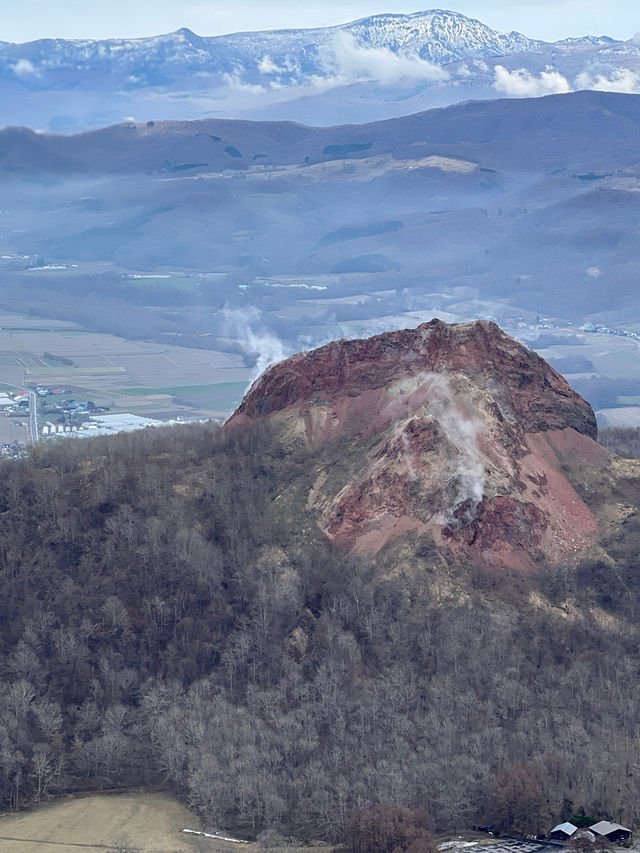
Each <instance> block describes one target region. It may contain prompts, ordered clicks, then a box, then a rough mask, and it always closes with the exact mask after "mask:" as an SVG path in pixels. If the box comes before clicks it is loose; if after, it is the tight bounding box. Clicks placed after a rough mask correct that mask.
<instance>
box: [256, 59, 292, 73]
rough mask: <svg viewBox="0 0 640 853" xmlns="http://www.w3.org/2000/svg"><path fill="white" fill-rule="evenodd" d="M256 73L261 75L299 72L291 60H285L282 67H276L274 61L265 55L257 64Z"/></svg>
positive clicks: (276, 64)
mask: <svg viewBox="0 0 640 853" xmlns="http://www.w3.org/2000/svg"><path fill="white" fill-rule="evenodd" d="M258 71H259V72H260V73H261V74H292V73H293V72H297V71H299V69H298V67H297V65H296V63H295V62H293V61H292V60H291V59H288V58H287V59H285V60H284V62H283V63H282V65H278V63H277V62H276V61H275V60H274V59H272V58H271V57H270V56H269V55H268V54H266V55H265V56H263V57H262V59H261V60H260V62H259V63H258Z"/></svg>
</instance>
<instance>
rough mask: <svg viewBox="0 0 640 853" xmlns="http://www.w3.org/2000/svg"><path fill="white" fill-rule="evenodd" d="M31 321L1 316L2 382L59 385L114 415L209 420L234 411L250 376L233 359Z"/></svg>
mask: <svg viewBox="0 0 640 853" xmlns="http://www.w3.org/2000/svg"><path fill="white" fill-rule="evenodd" d="M162 281H164V279H162ZM29 322H30V318H28V317H22V316H20V315H17V314H16V315H11V314H7V313H6V312H5V313H0V384H1V383H2V382H5V383H11V384H13V385H24V384H25V383H29V384H31V385H45V386H47V387H55V386H61V387H63V388H65V389H68V390H69V391H70V392H71V393H72V394H73V396H75V397H76V398H77V399H91V400H93V401H95V402H96V403H97V404H98V405H103V406H107V407H109V408H110V409H111V410H115V411H131V412H133V413H134V414H140V415H147V414H154V413H156V412H159V411H162V412H163V414H164V416H166V417H178V416H189V417H204V418H207V417H224V416H225V415H228V414H229V413H230V412H232V411H233V409H234V408H235V407H236V406H237V405H238V403H239V402H240V400H241V399H242V394H243V392H244V389H245V388H246V386H247V384H248V381H249V378H250V376H251V373H252V371H251V370H250V369H249V368H246V367H245V366H244V363H243V360H242V358H241V357H240V356H238V355H235V354H230V353H225V352H220V351H217V350H210V349H191V348H186V347H177V346H172V345H170V344H166V345H165V344H158V343H150V342H148V341H129V340H125V339H124V338H119V337H117V336H115V335H109V334H102V333H98V332H90V331H87V330H84V329H81V328H79V327H75V328H70V325H71V324H62V323H61V324H57V323H56V322H55V321H53V322H48V323H46V324H45V323H44V322H43V321H41V320H36V321H35V322H34V325H33V327H29V325H28V324H29ZM45 356H46V357H45ZM51 356H54V359H52V358H51ZM55 358H63V359H65V363H60V364H57V363H56V362H55ZM68 362H71V363H68ZM54 402H57V401H56V400H53V399H52V398H48V399H45V400H43V401H42V403H41V409H43V410H44V409H45V408H46V407H47V405H53V403H54ZM43 414H44V412H43ZM45 419H46V418H45Z"/></svg>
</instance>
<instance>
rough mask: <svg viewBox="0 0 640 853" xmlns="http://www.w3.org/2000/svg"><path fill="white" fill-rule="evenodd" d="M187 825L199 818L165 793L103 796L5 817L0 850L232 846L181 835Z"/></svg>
mask: <svg viewBox="0 0 640 853" xmlns="http://www.w3.org/2000/svg"><path fill="white" fill-rule="evenodd" d="M184 828H190V829H199V821H198V819H197V818H196V817H195V816H194V815H193V814H192V813H191V812H190V811H189V810H188V809H187V808H186V807H185V806H183V805H182V804H180V803H179V802H177V801H176V800H174V799H172V798H171V797H168V796H166V795H164V794H146V793H135V794H117V795H113V794H112V795H106V794H102V795H100V794H98V795H94V796H90V797H84V798H82V799H73V800H60V801H58V802H55V803H52V804H50V805H47V806H43V807H42V808H39V809H36V810H34V811H30V812H26V813H24V814H7V815H3V816H2V817H0V849H1V850H2V851H3V853H49V851H51V853H54V851H58V853H80V851H82V850H85V851H88V852H89V851H94V850H95V851H104V850H118V849H119V848H118V844H120V845H121V847H122V842H124V841H126V842H128V845H129V846H128V847H127V848H126V849H128V850H136V851H141V853H152V851H153V853H174V851H180V853H193V851H195V850H211V851H222V850H224V848H225V847H230V846H231V845H223V844H222V843H220V842H216V841H211V842H210V845H208V846H205V845H204V844H203V842H202V841H195V840H193V839H190V838H189V836H188V835H185V834H184V833H182V832H181V830H182V829H184ZM198 845H199V846H198ZM234 847H237V845H234ZM242 847H243V849H244V848H245V845H242Z"/></svg>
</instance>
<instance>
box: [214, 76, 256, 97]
mask: <svg viewBox="0 0 640 853" xmlns="http://www.w3.org/2000/svg"><path fill="white" fill-rule="evenodd" d="M222 79H223V80H224V83H225V85H226V86H228V87H229V89H232V90H233V91H234V92H239V93H240V92H241V93H244V94H247V95H263V94H264V93H265V92H266V91H267V90H266V89H265V87H264V86H260V85H259V84H256V83H245V82H244V81H243V79H242V78H241V76H240V74H238V73H237V72H236V73H235V74H224V75H223V77H222Z"/></svg>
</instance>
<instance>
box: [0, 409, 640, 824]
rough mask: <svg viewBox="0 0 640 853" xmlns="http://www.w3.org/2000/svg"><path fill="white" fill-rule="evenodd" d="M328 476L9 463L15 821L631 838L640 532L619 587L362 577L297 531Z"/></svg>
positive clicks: (431, 573) (320, 541)
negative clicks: (82, 813) (146, 819)
mask: <svg viewBox="0 0 640 853" xmlns="http://www.w3.org/2000/svg"><path fill="white" fill-rule="evenodd" d="M317 452H319V451H310V450H303V449H300V450H298V451H292V452H290V453H288V454H284V453H283V450H282V447H281V445H279V444H278V443H277V442H274V441H273V437H272V435H271V433H270V427H269V425H268V424H258V425H256V426H253V427H248V428H246V429H244V430H242V431H236V432H235V433H233V434H232V435H231V436H229V435H227V434H223V433H222V432H219V431H216V430H215V429H214V428H213V427H212V426H191V427H188V428H186V427H185V428H168V429H163V430H160V431H147V432H144V433H137V434H132V435H126V436H121V437H115V438H111V439H95V440H92V441H86V442H83V441H77V442H73V441H71V442H66V443H60V444H58V445H55V446H52V447H50V448H47V449H41V448H38V449H37V451H34V453H33V454H32V456H31V458H30V459H28V460H26V461H24V462H19V463H13V462H11V463H8V462H7V463H3V465H2V468H1V475H2V476H1V478H0V543H1V545H0V547H1V548H2V569H1V570H0V602H1V605H0V629H1V635H0V636H1V637H2V640H1V642H2V655H1V656H0V666H1V670H0V678H1V680H2V685H1V689H0V767H1V773H0V792H1V797H2V805H3V807H5V808H6V807H8V808H16V807H19V806H21V805H22V804H24V803H25V802H26V801H27V800H29V799H36V800H37V799H43V798H44V797H46V796H48V795H49V794H52V793H56V792H61V791H67V790H74V789H80V788H82V789H86V788H91V787H96V788H103V787H113V786H128V785H154V786H155V785H166V786H168V787H170V788H171V789H174V790H176V791H177V792H179V793H180V794H181V795H183V796H184V797H185V798H187V799H188V800H189V801H190V802H191V803H192V804H193V805H194V806H195V807H196V808H197V809H198V810H200V811H201V812H202V814H203V815H204V816H205V818H206V820H207V821H208V822H209V824H210V825H216V824H217V825H223V826H226V827H228V828H230V829H233V830H234V831H235V832H237V833H243V834H246V835H254V834H257V833H258V832H260V831H261V830H263V829H265V828H268V827H273V828H276V829H279V830H280V831H282V832H283V833H290V834H293V835H295V836H297V837H299V838H302V839H310V838H326V839H330V840H334V839H340V838H341V837H342V836H343V829H344V827H345V825H346V823H347V822H348V820H349V817H350V815H351V814H352V813H353V812H354V811H355V810H357V809H361V808H364V807H367V806H370V805H372V804H376V803H381V804H394V803H395V804H403V805H405V806H408V807H410V808H423V809H426V810H427V811H428V812H430V813H431V815H432V816H433V819H434V821H435V825H436V827H437V828H440V829H450V828H454V827H462V826H467V825H469V824H471V823H475V822H477V821H483V822H484V821H485V820H489V819H491V822H495V823H496V824H500V825H502V826H503V827H504V828H511V829H521V830H527V831H534V830H536V829H538V828H540V829H548V826H549V821H551V820H555V819H556V818H557V817H559V815H560V812H561V809H562V804H563V800H570V801H572V803H573V805H574V806H575V807H576V808H577V807H579V806H584V807H585V808H586V809H588V810H590V813H595V812H598V813H603V814H605V813H606V814H608V815H610V816H611V817H612V818H614V819H618V820H621V821H622V822H624V823H625V824H626V825H634V824H636V823H637V822H638V820H639V819H640V807H639V805H638V803H639V802H640V798H639V797H638V794H639V793H640V792H639V790H638V786H639V781H640V775H639V774H638V765H639V762H640V745H639V744H640V741H639V740H638V736H639V734H640V731H639V728H640V726H639V722H638V721H639V720H640V713H639V712H640V695H639V693H638V678H637V673H638V664H637V661H638V654H639V653H640V633H639V631H638V627H637V625H638V618H637V617H638V601H639V595H640V583H639V579H638V572H637V562H636V559H637V558H636V554H637V551H638V544H640V541H639V539H638V524H637V508H636V509H635V510H634V509H633V508H632V507H631V509H630V510H629V517H628V521H629V523H628V525H627V527H626V528H625V530H626V531H627V535H626V537H625V538H624V539H623V540H620V541H618V543H617V545H611V544H610V548H609V552H610V553H611V549H612V548H613V549H614V552H615V556H616V564H615V566H612V565H611V564H606V565H605V564H604V563H603V562H598V561H597V560H591V559H590V560H583V561H582V562H581V563H580V564H579V565H577V566H575V567H574V566H570V565H568V564H567V565H560V566H556V567H554V568H545V567H543V566H541V567H540V568H539V570H538V571H537V572H536V573H532V574H522V573H517V572H511V571H509V570H506V569H504V570H500V571H498V570H496V571H494V572H490V571H487V570H486V569H479V568H477V567H475V566H474V565H473V564H471V563H470V562H461V563H460V564H459V565H457V566H451V565H443V563H442V561H441V560H440V559H439V557H438V556H437V555H436V554H435V553H434V551H433V549H432V548H431V547H430V543H429V541H428V540H427V539H422V540H421V539H419V538H417V537H416V536H409V537H408V538H405V539H404V540H402V541H401V542H400V543H396V544H395V545H394V546H388V547H387V548H386V549H384V550H383V551H382V552H381V553H379V554H378V555H377V557H376V558H375V559H373V558H370V557H355V556H353V555H350V554H348V553H346V552H345V551H344V550H341V549H340V548H337V547H332V546H330V544H329V541H328V539H326V537H325V536H324V535H323V534H321V533H320V530H319V529H318V528H317V527H316V526H315V525H314V524H311V523H309V518H308V516H306V515H305V514H304V512H303V510H304V500H302V501H300V498H301V496H302V495H304V494H305V493H306V492H307V491H308V489H309V488H310V486H311V476H312V475H311V471H312V469H313V466H314V453H317ZM341 452H344V448H343V447H341V446H340V443H339V442H337V443H336V444H335V445H333V446H331V447H329V449H327V448H324V450H323V453H325V454H326V453H334V454H336V458H337V456H338V455H339V454H340V453H341ZM514 791H519V792H520V793H519V794H518V795H517V797H516V800H517V808H516V809H515V810H514V808H513V800H514ZM564 808H565V809H566V808H567V804H566V803H565V806H564Z"/></svg>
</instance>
